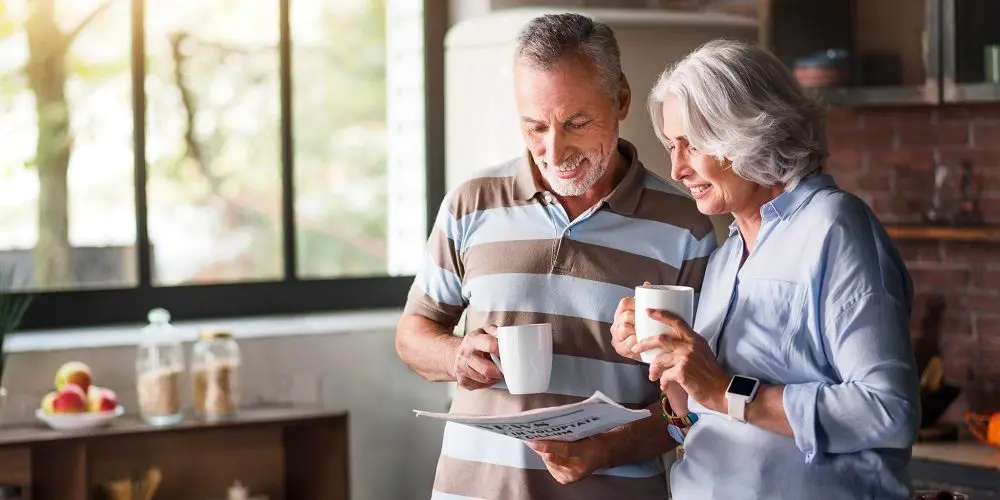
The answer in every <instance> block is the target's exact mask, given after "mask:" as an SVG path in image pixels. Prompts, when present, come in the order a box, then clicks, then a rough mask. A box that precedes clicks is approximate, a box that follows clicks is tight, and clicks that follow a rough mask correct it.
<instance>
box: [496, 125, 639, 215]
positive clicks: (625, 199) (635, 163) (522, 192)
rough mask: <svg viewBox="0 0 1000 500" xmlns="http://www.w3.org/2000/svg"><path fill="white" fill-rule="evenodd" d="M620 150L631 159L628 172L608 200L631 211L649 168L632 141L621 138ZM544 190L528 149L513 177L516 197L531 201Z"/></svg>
mask: <svg viewBox="0 0 1000 500" xmlns="http://www.w3.org/2000/svg"><path fill="white" fill-rule="evenodd" d="M618 152H619V153H621V154H622V156H624V157H625V159H626V161H628V163H629V167H628V171H627V172H626V173H625V177H623V178H622V180H621V181H620V182H619V183H618V186H616V187H615V189H614V190H613V191H612V192H611V194H610V195H608V196H607V198H605V200H606V201H607V202H608V204H609V205H611V208H613V209H614V210H615V211H616V212H619V213H622V214H632V213H634V212H635V209H636V206H638V205H639V199H640V198H642V190H643V187H644V185H645V178H646V175H645V174H646V169H645V167H644V166H643V165H642V162H640V161H639V153H638V151H636V149H635V146H634V145H633V144H632V143H630V142H628V141H626V140H625V139H618ZM543 191H544V188H543V187H542V185H541V183H540V182H539V181H538V167H536V166H535V162H534V160H533V159H532V158H531V153H530V152H528V151H525V152H524V154H523V155H522V156H521V159H520V161H519V162H518V166H517V174H516V175H515V176H514V196H515V197H516V198H517V199H518V200H521V201H528V200H530V199H532V198H534V197H535V196H537V195H538V193H541V192H543Z"/></svg>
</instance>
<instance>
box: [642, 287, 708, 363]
mask: <svg viewBox="0 0 1000 500" xmlns="http://www.w3.org/2000/svg"><path fill="white" fill-rule="evenodd" d="M647 309H659V310H662V311H669V312H672V313H674V314H676V315H678V316H680V317H681V318H682V319H683V320H684V321H685V322H687V324H688V325H691V320H692V318H694V288H691V287H688V286H675V285H643V286H637V287H635V338H636V340H637V341H641V340H642V339H644V338H648V337H655V336H657V335H660V334H662V333H666V332H667V331H669V330H670V327H669V326H667V325H664V324H663V323H660V322H659V321H656V320H655V319H653V318H650V317H649V314H648V313H647V311H646V310H647ZM662 353H663V351H662V350H661V349H652V350H649V351H644V352H642V353H641V354H640V355H639V356H640V357H641V358H642V361H643V362H644V363H652V362H653V358H655V357H656V356H659V355H660V354H662Z"/></svg>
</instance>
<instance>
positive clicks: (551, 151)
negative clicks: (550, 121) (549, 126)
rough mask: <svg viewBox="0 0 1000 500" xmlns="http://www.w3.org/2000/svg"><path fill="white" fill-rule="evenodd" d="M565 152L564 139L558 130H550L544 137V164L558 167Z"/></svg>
mask: <svg viewBox="0 0 1000 500" xmlns="http://www.w3.org/2000/svg"><path fill="white" fill-rule="evenodd" d="M565 152H566V138H565V137H564V136H563V133H562V132H561V131H559V130H556V129H553V130H550V131H549V133H548V134H546V136H545V163H547V164H549V165H558V164H560V163H561V162H562V161H563V155H564V154H565Z"/></svg>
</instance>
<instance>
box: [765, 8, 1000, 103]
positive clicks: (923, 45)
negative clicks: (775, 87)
mask: <svg viewBox="0 0 1000 500" xmlns="http://www.w3.org/2000/svg"><path fill="white" fill-rule="evenodd" d="M760 2H761V3H760V6H759V7H760V21H761V30H760V33H761V40H760V41H761V44H762V45H763V46H765V47H767V48H768V49H770V50H771V51H772V52H774V53H775V54H776V55H777V56H778V57H779V58H780V59H781V60H782V61H783V62H784V63H785V64H786V65H787V66H788V67H789V68H791V69H793V70H795V69H796V68H799V69H800V70H802V69H803V68H808V67H809V66H810V65H812V66H816V65H820V64H822V63H823V62H824V61H826V60H825V59H824V57H823V54H824V52H828V53H829V54H837V55H838V57H839V56H842V58H839V59H836V58H834V59H830V61H828V62H829V65H828V66H823V67H824V68H826V67H829V66H835V67H836V69H837V70H838V72H839V74H840V78H839V81H837V82H836V83H834V84H829V85H824V86H822V87H816V88H814V89H811V90H812V91H813V92H816V93H818V94H820V95H821V96H822V97H823V98H824V99H825V100H826V101H827V102H829V103H830V104H832V105H840V106H885V105H918V104H928V105H935V104H948V103H960V102H985V101H1000V78H997V73H998V72H1000V67H998V66H997V65H998V64H1000V62H997V58H1000V30H998V29H997V28H996V27H997V26H1000V2H998V1H996V0H877V1H872V0H760ZM991 57H992V59H990V58H991ZM817 61H819V62H817ZM994 63H995V64H994ZM988 68H989V70H988ZM994 68H996V71H992V69H994Z"/></svg>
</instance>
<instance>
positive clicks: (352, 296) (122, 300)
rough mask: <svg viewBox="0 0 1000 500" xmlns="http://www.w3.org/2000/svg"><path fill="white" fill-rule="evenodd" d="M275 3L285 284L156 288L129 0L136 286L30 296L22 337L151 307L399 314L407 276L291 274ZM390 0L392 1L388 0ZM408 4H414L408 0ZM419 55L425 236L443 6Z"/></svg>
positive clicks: (283, 14) (285, 23) (282, 46)
mask: <svg viewBox="0 0 1000 500" xmlns="http://www.w3.org/2000/svg"><path fill="white" fill-rule="evenodd" d="M274 1H277V2H279V4H280V10H279V18H278V22H279V24H280V38H279V57H280V65H279V71H280V76H279V80H280V100H281V158H280V160H281V221H282V241H283V244H282V251H283V255H284V263H283V266H282V269H283V278H282V279H281V280H280V281H262V282H239V283H224V284H207V285H180V286H153V282H152V262H151V258H150V240H149V231H148V225H147V214H148V204H147V199H146V182H147V175H146V167H147V165H146V144H145V142H146V130H145V129H146V96H145V77H146V64H145V63H146V61H145V56H146V54H145V53H146V48H145V36H146V35H145V26H144V23H145V19H146V17H145V0H131V1H130V5H131V9H132V13H131V36H132V45H131V62H132V65H131V76H132V110H133V124H134V132H133V144H134V146H135V148H134V149H135V150H134V152H133V155H134V166H133V169H134V175H135V193H134V200H135V211H136V221H135V224H136V243H135V245H136V264H137V270H138V272H137V276H138V284H137V285H136V286H133V287H120V288H114V289H88V288H82V289H78V290H52V291H39V292H36V293H35V299H34V302H33V303H32V304H31V306H30V307H29V308H28V310H27V312H26V313H25V316H24V318H23V321H22V323H21V327H20V330H22V331H32V330H42V329H56V328H74V327H88V326H102V325H112V324H136V323H141V322H144V321H145V317H146V314H147V312H148V311H149V310H150V309H153V308H156V307H163V308H165V309H167V310H168V311H170V313H171V316H172V318H173V319H175V320H181V321H184V320H199V319H208V318H233V317H251V316H269V315H289V314H304V313H318V312H333V311H346V310H360V309H377V308H401V307H402V306H403V304H404V302H405V300H406V295H407V292H408V290H409V287H410V285H411V284H412V282H413V279H414V276H412V275H409V276H374V277H344V278H330V279H303V278H299V277H298V276H297V254H296V231H295V206H294V202H295V192H294V188H295V185H294V179H295V175H294V174H295V172H294V166H295V164H294V142H293V141H294V131H293V130H292V125H293V120H292V118H293V117H292V109H293V108H292V99H293V97H294V96H293V95H292V81H291V74H292V50H291V49H292V47H291V25H290V9H291V2H293V1H296V0H274ZM387 1H390V0H387ZM408 1H413V0H408ZM422 4H423V48H424V67H423V70H424V88H425V92H424V110H425V111H424V130H425V133H424V141H425V159H426V165H427V168H426V172H425V180H426V201H425V202H426V214H427V217H426V219H427V220H426V233H428V234H429V232H430V229H431V228H432V227H433V224H434V219H435V217H436V215H437V211H438V208H439V205H440V203H441V201H442V200H443V199H444V196H445V169H444V165H445V146H444V39H445V34H446V31H447V29H448V11H447V2H440V1H436V0H422Z"/></svg>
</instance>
